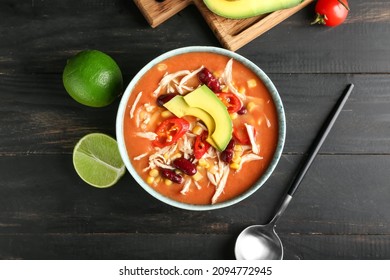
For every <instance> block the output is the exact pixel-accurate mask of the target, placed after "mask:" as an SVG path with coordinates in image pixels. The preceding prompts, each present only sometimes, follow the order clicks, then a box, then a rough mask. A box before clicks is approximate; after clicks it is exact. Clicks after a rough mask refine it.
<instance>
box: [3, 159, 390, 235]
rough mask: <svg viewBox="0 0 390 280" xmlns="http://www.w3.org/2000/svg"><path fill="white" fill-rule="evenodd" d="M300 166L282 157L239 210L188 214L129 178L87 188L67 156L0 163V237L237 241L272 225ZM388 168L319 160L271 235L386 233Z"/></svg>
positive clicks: (389, 226)
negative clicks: (225, 237) (215, 237)
mask: <svg viewBox="0 0 390 280" xmlns="http://www.w3.org/2000/svg"><path fill="white" fill-rule="evenodd" d="M300 159H301V156H295V155H283V157H282V159H281V161H280V163H279V165H278V166H277V168H276V170H275V172H274V174H273V175H272V176H271V178H270V180H269V181H268V182H267V183H266V184H265V185H264V186H263V187H262V188H261V189H260V190H259V191H258V192H256V194H254V195H253V196H251V197H250V198H248V199H246V200H244V201H243V202H241V203H240V204H238V205H235V206H233V207H227V208H224V209H220V210H216V211H202V212H193V211H183V210H181V209H176V208H173V207H171V206H167V205H164V204H162V203H161V202H159V201H157V200H155V199H154V198H153V197H151V196H150V195H149V194H147V193H146V192H145V191H144V190H143V189H141V188H140V187H139V185H138V184H136V183H135V181H134V180H133V179H132V177H131V176H130V175H129V174H126V176H125V177H124V178H122V179H121V181H120V182H119V183H118V184H117V185H116V186H114V187H112V188H109V189H105V190H100V189H95V188H93V187H90V186H88V185H86V184H85V183H84V182H82V181H81V179H80V178H79V177H78V176H77V174H76V173H75V171H74V169H73V166H72V159H71V155H42V156H39V155H35V156H34V155H30V156H26V157H22V156H17V157H0V170H7V172H6V173H4V174H2V181H1V182H0V234H11V233H14V234H22V233H23V234H24V233H26V234H28V233H50V234H57V233H64V234H72V233H121V232H128V233H155V234H157V233H170V234H179V233H181V234H188V233H196V234H203V233H210V234H232V233H233V234H238V233H239V232H240V231H241V230H242V229H243V228H245V227H246V226H249V225H251V224H257V223H266V222H267V221H268V220H269V219H270V218H271V216H272V213H273V209H274V208H275V207H276V206H277V205H278V204H279V202H280V199H281V197H282V195H283V193H284V192H285V191H286V190H287V188H288V184H289V182H290V181H291V180H292V177H293V174H294V172H295V170H296V168H297V167H298V165H299V160H300ZM389 165H390V158H389V157H388V156H379V155H365V156H363V155H356V156H354V155H320V156H319V157H318V158H317V159H316V160H315V162H314V163H313V166H312V169H311V170H310V171H309V173H308V175H307V177H306V178H305V179H304V181H303V182H302V186H301V188H300V189H299V190H298V192H297V194H296V196H295V198H294V200H293V201H292V203H291V205H290V206H289V209H287V212H286V213H285V215H284V216H283V217H282V218H281V220H280V223H279V224H278V231H279V232H280V233H283V234H390V213H389V211H387V208H386V207H384V205H387V201H389V199H390V193H389V192H388V185H389V183H388V169H387V167H388V166H389ZM367 174H369V176H368V175H367ZM351 181H353V182H355V183H354V184H350V182H351ZM199 221H202V222H201V223H199Z"/></svg>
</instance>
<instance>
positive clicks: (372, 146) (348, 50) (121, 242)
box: [0, 0, 390, 259]
mask: <svg viewBox="0 0 390 280" xmlns="http://www.w3.org/2000/svg"><path fill="white" fill-rule="evenodd" d="M191 3H193V2H192V1H191ZM350 6H351V12H350V16H349V17H348V19H347V21H346V22H345V23H344V24H343V25H341V26H339V27H336V28H324V27H321V26H311V25H310V22H311V20H312V18H313V9H314V5H313V3H311V4H309V5H308V6H307V7H306V8H304V9H302V10H301V11H300V12H299V13H296V14H295V15H293V16H291V17H289V18H288V19H286V20H285V21H283V22H281V23H280V24H278V25H277V26H275V27H274V28H272V30H270V31H268V32H265V33H263V34H262V36H259V37H258V38H256V39H254V40H252V41H251V42H249V43H248V44H246V45H245V46H243V47H241V48H240V49H239V50H238V51H237V52H238V53H239V54H241V55H244V56H245V57H247V58H249V59H250V60H251V61H253V62H254V63H255V64H257V65H258V66H259V67H260V68H262V69H263V70H264V71H265V72H266V73H267V75H268V76H269V77H270V78H271V79H272V81H273V82H274V83H275V85H276V87H277V89H278V91H279V93H280V95H281V98H282V100H283V103H284V107H285V111H286V118H287V138H286V145H285V148H284V151H283V155H282V158H281V160H280V162H279V164H278V166H277V168H276V170H275V172H274V173H273V174H272V176H271V177H270V179H269V181H267V183H266V184H265V185H264V186H262V187H261V189H260V190H259V191H258V192H256V193H255V194H254V195H253V196H251V197H250V198H248V199H246V200H244V201H242V202H241V203H240V204H238V205H235V206H233V207H228V208H225V209H219V210H216V211H205V212H191V211H184V210H180V209H176V208H173V207H170V206H167V205H164V204H162V203H161V202H159V201H157V200H156V199H154V198H153V197H151V196H150V195H149V194H147V193H146V192H145V191H143V189H141V187H140V186H139V185H138V184H136V182H135V181H134V179H133V178H132V177H131V176H130V175H129V174H128V173H127V174H126V175H125V176H124V177H123V178H122V179H121V180H120V182H119V183H118V184H117V185H116V186H114V187H112V188H109V189H105V190H98V189H95V188H92V187H90V186H88V185H86V184H85V183H84V182H82V180H81V179H80V178H79V177H78V176H77V174H76V173H75V172H74V169H73V166H72V155H71V154H72V149H73V147H74V145H75V143H76V142H77V141H78V140H79V139H80V138H81V137H82V136H84V135H85V134H87V133H90V132H104V133H107V134H110V135H112V136H115V118H116V110H117V107H118V104H119V99H118V100H116V101H115V102H114V104H112V105H111V106H108V107H106V108H100V109H94V108H88V107H85V106H82V105H79V104H77V103H76V102H75V101H73V100H72V99H71V98H70V97H69V96H68V94H67V93H66V92H65V90H64V88H63V86H62V80H61V79H62V78H61V75H62V71H63V68H64V66H65V63H66V60H67V59H68V58H69V57H70V56H72V55H74V54H76V53H77V52H79V51H80V50H84V49H88V48H89V49H99V50H102V51H104V52H106V53H108V54H109V55H111V56H112V57H113V58H114V59H115V60H116V61H117V62H118V64H119V66H120V68H121V69H122V73H123V76H124V82H125V84H128V83H129V82H130V80H131V79H132V78H133V77H134V75H135V74H136V73H137V72H138V71H139V70H140V69H141V68H142V67H143V66H144V65H145V64H146V63H148V62H149V61H150V60H151V59H153V58H155V57H156V56H158V55H160V54H162V53H163V52H165V51H168V50H172V49H174V48H178V47H184V46H189V45H213V46H221V44H220V42H219V41H218V40H217V39H216V37H215V36H214V33H213V32H212V31H211V30H210V27H209V26H208V24H207V23H206V22H205V20H204V18H203V15H202V13H201V12H200V11H199V9H198V7H197V6H196V5H192V4H191V5H189V6H187V7H186V8H185V9H183V10H181V11H180V12H179V13H177V14H175V15H174V16H172V17H171V18H170V19H169V20H166V21H165V22H164V24H161V25H159V27H158V28H151V27H150V25H149V23H148V22H147V21H146V20H145V18H144V16H143V15H142V14H141V13H140V11H139V9H138V7H137V6H136V5H135V3H134V2H133V1H129V0H92V1H90V0H89V1H86V0H77V1H76V0H69V1H59V0H52V1H13V0H3V1H0V97H1V102H0V259H232V258H234V256H233V246H234V240H235V238H236V237H237V235H238V233H239V232H240V231H241V230H242V229H243V228H245V227H246V226H248V225H251V224H257V223H266V222H267V221H269V219H270V218H271V217H272V214H273V210H274V209H275V208H276V207H277V205H278V204H279V202H280V199H281V197H282V196H283V194H284V193H285V191H286V190H287V189H288V185H289V182H290V181H291V179H292V177H293V176H294V173H295V171H296V168H297V167H298V166H299V163H300V161H301V160H302V158H303V157H304V155H305V152H306V151H307V149H308V147H309V146H310V143H311V141H312V140H313V139H314V137H315V135H316V133H317V131H318V129H319V127H320V126H321V124H322V122H323V121H324V119H325V118H326V116H327V114H328V112H329V111H330V109H331V108H332V106H333V104H334V102H335V101H336V100H337V98H338V96H339V95H340V94H341V92H342V91H343V89H344V87H345V85H346V84H348V83H351V82H353V83H354V84H355V89H354V92H353V93H352V95H351V97H350V99H349V100H348V102H347V104H346V107H345V108H344V110H343V111H342V113H341V115H340V117H339V119H338V120H337V123H336V124H335V127H334V128H333V130H332V132H331V133H330V135H329V137H328V138H327V140H326V141H325V143H324V146H323V147H322V149H321V151H320V154H319V156H318V157H317V158H316V160H315V161H314V163H313V165H312V167H311V169H310V170H309V172H308V174H307V176H306V177H305V179H304V180H303V182H302V185H301V187H300V189H299V190H298V192H297V193H296V195H295V197H294V199H293V201H292V202H291V205H290V206H289V208H288V209H287V211H286V212H285V214H284V215H283V217H282V218H281V219H280V222H279V223H278V225H277V231H278V233H279V235H280V237H281V239H282V241H283V243H284V246H285V251H286V259H390V243H389V240H390V227H389V225H390V214H389V211H388V201H389V200H390V192H389V175H388V174H389V172H388V170H389V166H390V157H389V156H390V145H389V139H390V115H389V112H390V98H389V80H390V48H389V47H388V46H389V45H390V17H389V11H390V2H389V1H384V0H375V1H363V0H355V1H350ZM240 28H242V27H239V29H240ZM204 248H208V250H204Z"/></svg>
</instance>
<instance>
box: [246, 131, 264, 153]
mask: <svg viewBox="0 0 390 280" xmlns="http://www.w3.org/2000/svg"><path fill="white" fill-rule="evenodd" d="M245 127H246V130H247V132H248V136H249V140H250V142H251V145H252V152H253V153H255V154H258V153H259V152H260V150H259V147H258V146H257V144H256V139H255V128H254V126H253V125H250V124H247V123H245Z"/></svg>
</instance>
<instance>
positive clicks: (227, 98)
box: [216, 92, 242, 114]
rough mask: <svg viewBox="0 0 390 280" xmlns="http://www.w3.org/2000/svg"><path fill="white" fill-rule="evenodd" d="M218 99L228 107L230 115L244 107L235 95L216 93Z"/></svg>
mask: <svg viewBox="0 0 390 280" xmlns="http://www.w3.org/2000/svg"><path fill="white" fill-rule="evenodd" d="M216 95H217V96H218V98H219V99H220V100H221V101H222V103H223V104H225V106H226V107H227V110H228V112H229V113H230V114H232V113H235V112H237V111H239V110H240V109H241V107H242V103H241V100H240V99H238V97H237V96H235V95H234V94H233V93H230V92H228V93H222V92H221V93H216Z"/></svg>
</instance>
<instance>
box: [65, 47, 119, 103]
mask: <svg viewBox="0 0 390 280" xmlns="http://www.w3.org/2000/svg"><path fill="white" fill-rule="evenodd" d="M62 81H63V83H64V87H65V89H66V91H67V92H68V93H69V95H70V96H71V97H72V98H73V99H74V100H76V101H77V102H79V103H81V104H84V105H87V106H91V107H104V106H107V105H109V104H111V103H112V102H113V101H114V100H115V98H116V97H118V96H119V95H120V94H121V93H122V89H123V78H122V73H121V70H120V68H119V66H118V64H116V62H115V61H114V60H113V59H112V58H111V57H110V56H109V55H107V54H105V53H103V52H101V51H97V50H84V51H81V52H79V53H78V54H76V55H75V56H73V57H71V58H70V59H68V62H67V64H66V66H65V69H64V72H63V74H62Z"/></svg>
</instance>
